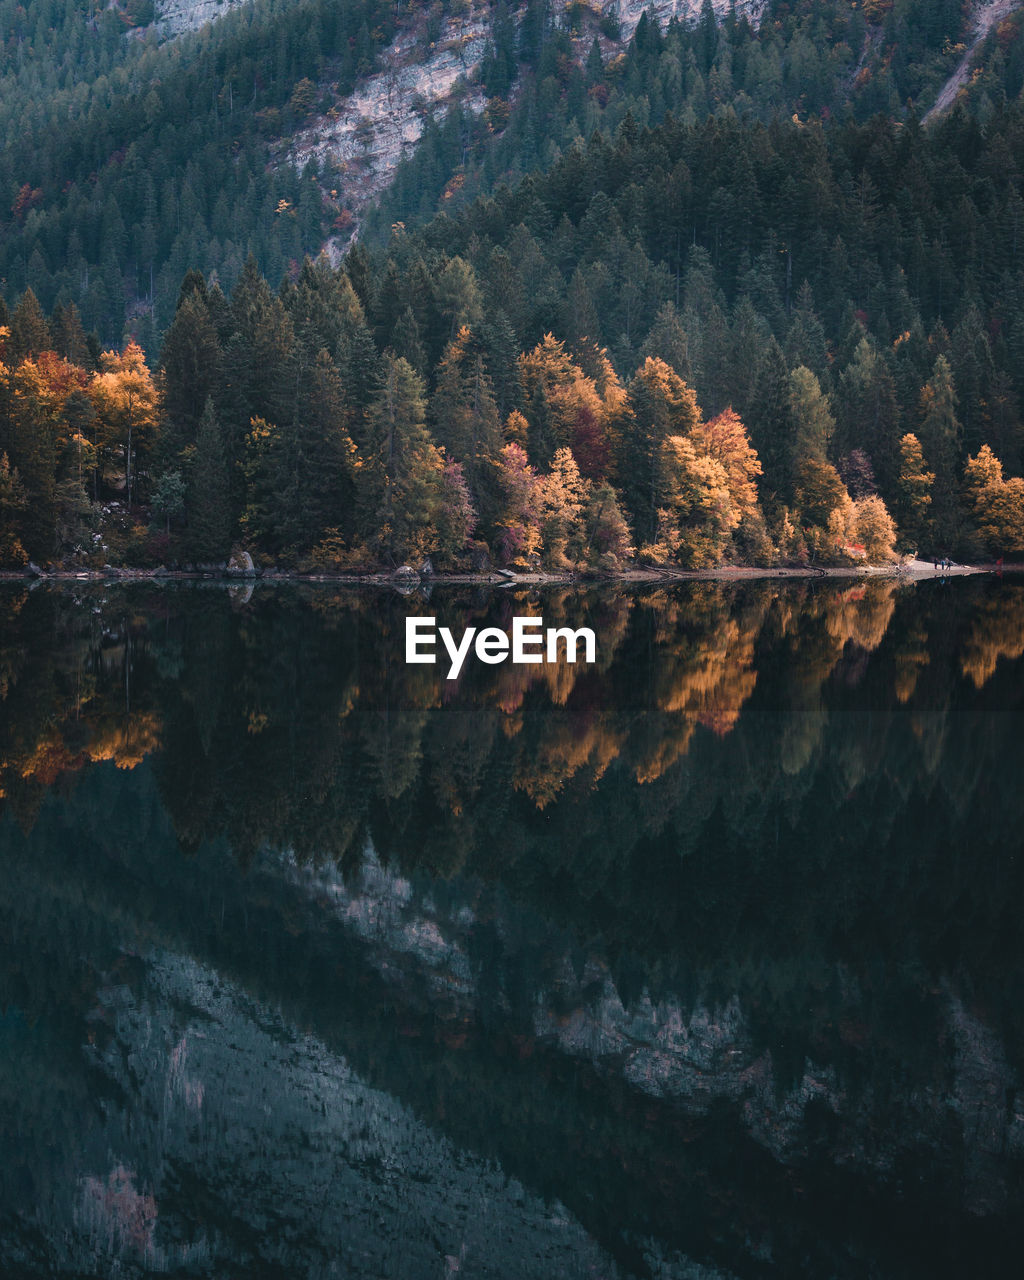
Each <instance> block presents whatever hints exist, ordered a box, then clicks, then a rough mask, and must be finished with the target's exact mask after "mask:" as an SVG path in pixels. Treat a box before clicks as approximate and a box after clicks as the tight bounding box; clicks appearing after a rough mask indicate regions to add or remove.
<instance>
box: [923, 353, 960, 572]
mask: <svg viewBox="0 0 1024 1280" xmlns="http://www.w3.org/2000/svg"><path fill="white" fill-rule="evenodd" d="M956 409H957V400H956V391H955V390H954V388H953V375H952V371H951V369H950V367H949V361H948V360H947V359H946V357H945V356H944V355H940V356H939V357H938V359H937V360H936V361H935V368H934V370H933V372H932V376H931V378H929V380H928V382H927V383H925V385H924V387H923V388H922V389H921V410H920V412H921V425H920V430H919V436H920V440H921V445H922V447H923V449H924V455H925V458H926V459H927V461H928V466H929V468H930V470H931V471H932V472H933V474H934V476H935V480H934V483H933V485H932V507H931V510H932V529H933V534H934V538H935V544H936V545H935V548H934V549H935V550H937V551H938V552H940V553H941V554H948V553H949V552H951V551H952V550H953V548H954V547H955V545H956V540H957V536H958V532H959V503H958V489H959V486H958V484H957V475H956V471H957V457H958V455H959V451H960V420H959V418H958V417H957V412H956Z"/></svg>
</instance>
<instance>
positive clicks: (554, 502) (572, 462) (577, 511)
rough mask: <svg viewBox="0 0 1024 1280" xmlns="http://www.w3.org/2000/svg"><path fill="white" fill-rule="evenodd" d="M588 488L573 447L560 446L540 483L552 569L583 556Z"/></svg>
mask: <svg viewBox="0 0 1024 1280" xmlns="http://www.w3.org/2000/svg"><path fill="white" fill-rule="evenodd" d="M588 490H589V485H588V484H587V482H586V481H585V480H584V479H583V477H582V476H581V475H580V471H579V467H578V466H577V465H576V459H575V458H574V457H573V456H572V451H571V450H570V449H558V450H557V451H556V453H555V456H554V458H553V459H552V462H551V470H550V471H549V472H548V473H547V475H545V476H543V477H542V478H541V486H540V495H541V496H540V509H541V538H542V541H543V547H544V559H545V561H546V562H547V564H548V565H549V567H551V568H553V569H565V568H568V567H569V566H570V565H571V564H576V563H578V562H579V561H580V559H581V558H582V556H583V553H584V550H585V528H584V524H583V514H584V512H585V510H586V505H587V498H588Z"/></svg>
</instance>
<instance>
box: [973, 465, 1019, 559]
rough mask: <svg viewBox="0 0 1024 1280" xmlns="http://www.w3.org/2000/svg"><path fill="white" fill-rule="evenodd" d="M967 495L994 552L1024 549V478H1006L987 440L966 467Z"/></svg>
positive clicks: (983, 536) (978, 524)
mask: <svg viewBox="0 0 1024 1280" xmlns="http://www.w3.org/2000/svg"><path fill="white" fill-rule="evenodd" d="M964 496H965V498H966V500H967V503H968V505H969V508H970V511H971V515H972V517H973V520H974V524H975V526H976V528H977V530H978V533H979V534H980V535H981V537H982V539H983V540H984V543H985V546H986V547H987V548H988V550H989V551H991V552H992V553H993V554H997V555H1002V554H1003V553H1005V552H1009V553H1010V554H1013V555H1018V554H1020V553H1021V552H1022V551H1024V480H1022V479H1021V478H1020V477H1019V476H1014V477H1013V478H1012V479H1010V480H1006V479H1004V478H1003V466H1002V463H1001V462H1000V461H999V459H998V458H997V457H996V456H995V454H994V453H993V452H992V450H991V448H989V446H988V445H987V444H985V445H982V446H981V448H980V449H979V450H978V453H977V454H976V456H975V457H973V458H969V459H968V461H967V466H966V467H965V468H964Z"/></svg>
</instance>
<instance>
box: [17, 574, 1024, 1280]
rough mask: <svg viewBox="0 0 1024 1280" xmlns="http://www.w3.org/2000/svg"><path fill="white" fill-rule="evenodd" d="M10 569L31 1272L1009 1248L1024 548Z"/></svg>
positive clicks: (472, 1264) (1023, 1187)
mask: <svg viewBox="0 0 1024 1280" xmlns="http://www.w3.org/2000/svg"><path fill="white" fill-rule="evenodd" d="M429 609H430V611H431V612H436V613H437V614H438V616H439V618H440V619H441V620H442V621H443V623H444V624H445V625H451V626H453V628H455V627H457V628H459V629H461V628H462V627H463V626H466V625H478V626H479V625H491V624H498V625H508V621H509V619H510V618H511V616H512V615H513V614H514V613H517V612H518V613H530V614H535V613H538V612H541V611H543V614H544V617H545V620H546V621H547V622H549V623H551V624H555V623H562V622H571V623H572V624H573V625H574V626H579V625H590V626H593V627H594V629H595V631H596V632H597V634H598V637H599V653H598V659H599V660H598V663H597V664H595V665H594V666H592V667H589V668H588V667H586V666H575V667H569V666H565V665H563V666H561V667H553V668H546V667H543V668H539V667H525V668H514V667H483V666H480V665H475V666H467V669H466V671H465V673H464V675H463V677H462V678H461V679H460V680H459V681H458V682H446V681H445V680H444V679H443V678H442V677H441V676H440V675H438V671H439V670H440V669H439V668H429V667H427V668H424V667H406V666H405V664H404V662H403V660H402V652H403V639H404V635H403V628H404V617H405V615H406V614H407V613H418V612H423V611H424V603H423V601H422V600H418V601H417V600H416V599H415V598H413V599H402V598H400V597H395V596H392V595H388V594H383V593H382V594H372V593H367V594H360V595H341V596H335V595H328V594H318V593H315V592H305V591H298V590H296V591H290V590H278V591H267V590H265V589H264V588H262V587H261V588H258V589H257V590H256V591H255V592H253V593H252V595H251V597H249V598H248V599H245V598H237V599H234V598H232V597H230V596H229V595H228V594H227V593H226V592H223V591H221V590H214V589H193V590H182V589H175V588H172V587H165V588H162V589H161V588H158V587H154V586H152V585H147V586H145V587H141V588H138V589H104V590H100V589H98V588H94V587H92V586H91V585H90V586H87V587H83V588H82V589H81V590H80V591H79V592H78V593H77V594H75V593H70V592H61V591H47V590H46V589H45V588H37V589H35V590H33V591H31V592H28V591H25V590H23V589H22V588H20V587H15V588H11V589H9V590H8V591H6V592H4V593H0V610H2V611H3V621H2V627H0V697H2V700H0V787H2V790H3V796H4V799H3V801H2V802H0V803H3V805H4V808H5V810H6V813H5V815H4V817H3V818H2V819H0V865H2V866H3V874H4V882H5V885H6V887H7V893H6V894H5V895H4V900H3V906H2V912H3V920H2V922H0V998H2V1003H3V1009H4V1013H3V1017H2V1021H0V1027H2V1034H3V1039H4V1046H5V1052H4V1053H3V1054H2V1055H0V1064H2V1065H0V1070H2V1072H3V1085H2V1088H0V1115H2V1117H3V1139H2V1142H3V1150H4V1155H5V1159H4V1161H3V1165H2V1169H0V1253H2V1255H3V1257H4V1260H5V1266H7V1267H8V1268H13V1270H10V1274H25V1275H43V1274H65V1275H85V1274H89V1275H92V1274H95V1275H107V1274H110V1273H111V1269H112V1267H114V1266H115V1265H117V1266H118V1267H120V1268H121V1274H125V1275H137V1274H139V1275H140V1274H148V1273H156V1272H166V1271H170V1272H171V1273H181V1274H210V1275H224V1274H235V1273H241V1272H245V1273H251V1274H259V1275H282V1276H285V1275H287V1276H292V1275H310V1276H321V1275H323V1276H329V1275H345V1276H362V1275H366V1276H370V1275H388V1276H396V1277H404V1276H410V1277H412V1276H415V1277H419V1276H430V1275H438V1276H448V1275H454V1274H460V1275H481V1276H484V1275H496V1276H528V1275H538V1276H541V1275H566V1276H573V1275H581V1276H582V1275H608V1276H612V1275H621V1276H630V1275H659V1276H712V1275H737V1276H748V1275H749V1276H762V1275H763V1276H802V1275H806V1276H821V1275H837V1276H851V1277H852V1276H861V1275H865V1274H877V1275H883V1276H919V1275H920V1276H924V1275H938V1274H945V1275H962V1274H966V1273H972V1274H986V1275H1001V1274H1011V1272H1013V1273H1015V1270H1016V1266H1015V1263H1016V1236H1017V1227H1016V1224H1017V1222H1018V1221H1019V1215H1020V1210H1021V1208H1022V1205H1024V1178H1022V1173H1024V1099H1022V1097H1021V1094H1020V1083H1021V1080H1020V1068H1021V1063H1022V1061H1024V1053H1022V1049H1024V1024H1022V1017H1021V1010H1022V1008H1024V1002H1022V999H1021V997H1022V995H1024V982H1022V976H1024V968H1022V958H1024V956H1022V951H1024V947H1022V943H1021V938H1020V930H1019V916H1020V905H1021V901H1022V889H1024V884H1022V878H1024V873H1022V868H1021V860H1020V859H1019V858H1018V857H1016V854H1017V850H1018V848H1019V834H1018V833H1019V831H1020V830H1021V829H1022V828H1021V822H1022V819H1024V812H1022V809H1024V790H1022V789H1021V788H1020V787H1019V785H1018V780H1019V778H1020V776H1021V765H1022V763H1024V761H1022V758H1021V757H1022V753H1024V741H1022V738H1021V734H1020V730H1019V726H1020V720H1019V715H1020V710H1021V702H1022V692H1024V689H1022V683H1021V674H1022V671H1021V662H1020V659H1021V655H1022V653H1024V589H1022V588H1021V587H1018V586H1016V585H1014V584H1013V583H1000V582H984V581H980V580H969V581H962V582H957V583H955V584H945V585H944V584H940V583H926V584H920V585H919V586H917V587H906V586H899V585H897V584H896V583H895V582H892V581H880V580H875V581H868V582H857V583H854V584H851V583H849V582H839V581H831V582H823V583H814V584H806V583H805V584H795V585H794V584H788V583H779V582H771V583H762V584H744V585H742V586H722V585H718V584H715V585H708V584H687V585H684V586H680V587H679V588H678V589H672V590H659V591H653V592H647V593H636V594H628V593H624V592H618V591H613V592H601V593H593V594H585V593H569V592H565V591H561V592H557V593H550V594H548V593H545V594H544V595H543V596H541V597H536V598H535V597H529V596H525V595H512V594H507V593H502V594H500V595H497V596H496V595H494V594H488V593H483V592H475V591H466V592H464V593H463V592H455V591H448V592H443V593H442V592H439V591H438V592H435V593H434V595H433V597H432V599H431V600H430V604H429Z"/></svg>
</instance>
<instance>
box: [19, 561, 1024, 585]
mask: <svg viewBox="0 0 1024 1280" xmlns="http://www.w3.org/2000/svg"><path fill="white" fill-rule="evenodd" d="M1021 573H1024V563H1019V564H1018V563H1013V564H1004V565H995V564H953V565H950V567H949V568H946V569H936V568H934V566H933V565H932V564H930V563H927V562H924V561H920V560H917V561H910V562H908V563H905V564H894V565H845V566H842V565H840V566H831V567H828V568H825V567H819V566H809V565H806V566H792V567H787V566H780V567H777V568H759V567H757V566H740V565H723V566H722V567H721V568H718V569H667V568H666V569H655V568H649V569H628V570H625V571H623V572H621V573H614V574H597V573H570V572H566V573H539V572H538V573H512V572H510V571H507V570H503V571H501V572H497V571H493V572H491V573H432V574H419V573H415V572H412V573H404V574H402V573H363V574H354V573H299V572H298V571H286V570H277V569H269V570H263V569H256V570H252V571H244V572H243V571H231V570H228V569H213V568H210V569H194V570H181V569H161V568H157V569H129V568H122V567H116V568H114V567H110V568H105V569H51V570H35V569H34V570H0V583H3V582H22V583H37V582H59V583H71V582H106V583H111V584H113V583H123V582H220V583H224V584H225V585H231V586H239V585H244V584H250V585H255V584H256V583H257V582H265V583H286V584H287V583H297V584H302V583H305V584H316V585H332V586H345V585H348V586H373V587H394V588H396V589H398V590H405V591H413V590H418V589H421V588H422V587H424V586H431V587H434V586H439V587H440V586H486V587H524V586H525V587H549V586H573V587H599V586H607V585H609V584H612V583H621V584H623V585H626V586H634V585H635V586H650V585H667V584H670V583H674V582H748V581H767V580H814V579H822V578H836V579H843V578H848V579H866V578H885V579H896V580H897V581H906V582H921V581H927V580H929V579H933V578H964V577H975V576H981V575H985V574H989V575H993V574H994V575H997V576H1002V575H1003V574H1021Z"/></svg>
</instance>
